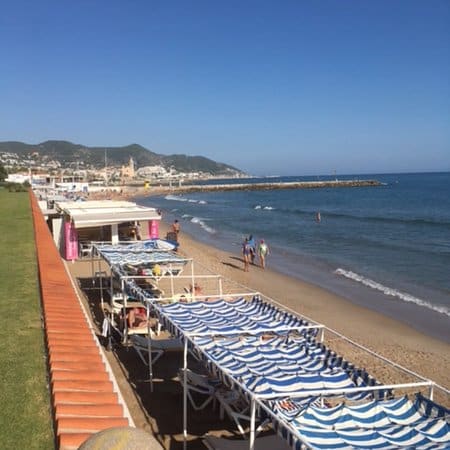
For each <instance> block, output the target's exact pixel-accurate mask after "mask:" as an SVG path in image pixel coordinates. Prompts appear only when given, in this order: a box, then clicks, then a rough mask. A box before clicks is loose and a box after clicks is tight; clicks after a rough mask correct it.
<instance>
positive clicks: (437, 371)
mask: <svg viewBox="0 0 450 450" xmlns="http://www.w3.org/2000/svg"><path fill="white" fill-rule="evenodd" d="M174 191H175V192H176V189H175V190H174V189H171V190H170V191H169V190H167V189H166V188H164V187H161V188H156V189H152V190H151V191H148V190H146V189H144V188H143V187H127V189H124V190H123V191H122V194H120V195H119V194H117V196H115V199H122V200H125V199H127V200H130V201H137V200H138V198H140V197H152V196H154V195H164V194H166V193H168V192H171V193H173V192H174ZM102 194H103V195H102ZM97 195H98V197H100V198H105V193H98V194H97ZM168 228H169V224H168V223H166V222H165V221H164V220H161V223H160V236H161V237H164V236H165V233H166V231H167V230H168ZM180 253H183V254H185V255H186V256H188V257H190V258H194V260H195V261H196V264H198V263H200V264H201V265H203V266H206V267H208V268H209V270H211V271H212V272H214V273H216V274H220V275H222V276H223V277H225V278H228V279H230V280H233V281H235V282H237V283H239V284H241V285H242V286H245V287H246V288H247V289H248V290H254V291H258V292H261V293H262V294H263V295H265V296H266V297H269V298H271V299H273V300H275V301H277V302H278V303H280V304H281V305H283V306H286V307H288V308H290V309H292V310H293V311H295V312H297V313H299V314H301V315H302V316H306V317H309V318H311V319H312V320H314V321H316V322H319V323H322V324H324V325H326V326H327V327H328V328H331V329H333V330H335V331H337V332H339V333H341V334H342V335H344V336H346V337H347V338H349V339H351V340H353V341H355V342H357V343H358V344H361V345H363V346H365V347H367V348H369V349H371V350H372V351H374V352H376V353H378V354H380V355H382V356H383V357H385V358H387V359H389V360H392V361H393V362H396V363H397V364H400V365H401V366H403V367H406V368H408V369H410V370H413V371H414V372H417V373H418V374H420V375H422V376H423V377H425V378H428V379H431V380H433V381H435V382H436V383H438V384H439V385H441V386H443V387H445V388H447V389H449V388H450V373H449V371H448V367H450V344H449V343H447V342H445V341H444V340H440V339H439V338H437V337H432V336H430V335H428V334H425V332H421V331H418V330H417V329H415V328H413V327H412V326H411V325H408V324H406V323H404V322H403V321H400V320H398V319H395V318H393V317H390V316H388V315H386V314H385V313H382V312H377V311H375V310H373V309H370V308H369V307H367V306H365V305H362V304H357V303H354V302H352V301H351V300H349V299H347V298H345V297H344V296H342V295H341V294H337V293H333V292H331V291H330V290H328V289H327V287H324V286H321V285H317V284H313V283H311V282H308V281H304V280H301V279H299V278H297V277H295V276H292V275H285V274H283V273H281V272H278V271H276V270H273V269H271V268H270V264H271V263H270V259H269V261H268V268H267V269H266V270H265V271H263V270H262V269H260V268H259V267H256V266H251V267H250V272H244V271H243V262H242V261H241V257H240V254H238V253H231V252H228V251H225V250H221V249H219V248H217V247H215V246H213V245H211V244H209V243H208V244H207V243H203V242H201V241H199V240H197V239H196V238H194V237H193V236H192V235H189V234H188V233H186V232H185V231H184V230H183V229H182V230H181V234H180ZM380 329H382V332H380ZM355 362H357V360H355Z"/></svg>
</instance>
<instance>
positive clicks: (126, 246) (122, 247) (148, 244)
mask: <svg viewBox="0 0 450 450" xmlns="http://www.w3.org/2000/svg"><path fill="white" fill-rule="evenodd" d="M95 247H96V248H97V250H98V251H107V252H111V251H115V252H148V251H155V250H160V251H170V250H174V249H175V248H176V247H177V245H176V244H172V243H170V242H168V241H165V240H163V239H146V240H143V241H126V242H120V243H119V244H106V243H97V244H95Z"/></svg>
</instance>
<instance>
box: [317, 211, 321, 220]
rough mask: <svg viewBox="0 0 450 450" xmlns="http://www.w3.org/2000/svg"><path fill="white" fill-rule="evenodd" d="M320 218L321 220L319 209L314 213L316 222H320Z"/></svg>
mask: <svg viewBox="0 0 450 450" xmlns="http://www.w3.org/2000/svg"><path fill="white" fill-rule="evenodd" d="M321 220H322V218H321V217H320V211H317V213H316V222H317V223H320V221H321Z"/></svg>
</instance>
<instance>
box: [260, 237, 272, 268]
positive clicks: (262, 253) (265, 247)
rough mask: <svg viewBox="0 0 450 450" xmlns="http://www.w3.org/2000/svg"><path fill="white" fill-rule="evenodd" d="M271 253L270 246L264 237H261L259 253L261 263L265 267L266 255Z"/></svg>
mask: <svg viewBox="0 0 450 450" xmlns="http://www.w3.org/2000/svg"><path fill="white" fill-rule="evenodd" d="M268 254H269V247H268V245H267V244H266V243H265V242H264V239H261V241H260V243H259V246H258V255H259V263H260V265H261V267H262V268H263V269H265V268H266V256H267V255H268Z"/></svg>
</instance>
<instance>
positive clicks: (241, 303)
mask: <svg viewBox="0 0 450 450" xmlns="http://www.w3.org/2000/svg"><path fill="white" fill-rule="evenodd" d="M160 311H161V313H162V319H163V320H165V323H164V325H165V326H166V327H167V328H169V330H170V331H172V332H173V333H175V334H178V335H179V334H183V333H192V334H205V335H207V334H209V335H214V334H216V335H220V334H221V333H222V334H226V333H235V334H242V333H244V332H245V331H247V332H253V333H255V332H256V333H257V332H260V333H264V332H272V331H277V330H286V329H288V328H292V329H293V328H295V327H297V328H301V327H304V326H306V325H308V323H307V322H306V321H304V320H302V319H300V318H298V317H296V316H294V315H293V314H290V313H287V312H284V311H281V310H279V309H278V308H276V307H274V306H273V305H270V304H269V303H266V302H263V301H262V300H261V299H260V298H259V297H256V296H255V297H254V298H253V299H252V300H250V301H247V300H245V299H244V298H240V299H237V300H232V301H225V300H215V301H211V302H192V303H173V304H170V305H161V306H160Z"/></svg>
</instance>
